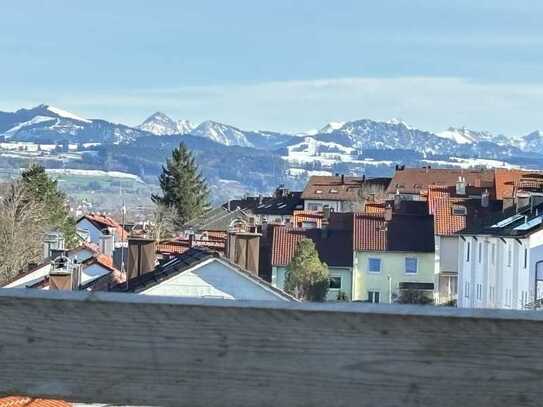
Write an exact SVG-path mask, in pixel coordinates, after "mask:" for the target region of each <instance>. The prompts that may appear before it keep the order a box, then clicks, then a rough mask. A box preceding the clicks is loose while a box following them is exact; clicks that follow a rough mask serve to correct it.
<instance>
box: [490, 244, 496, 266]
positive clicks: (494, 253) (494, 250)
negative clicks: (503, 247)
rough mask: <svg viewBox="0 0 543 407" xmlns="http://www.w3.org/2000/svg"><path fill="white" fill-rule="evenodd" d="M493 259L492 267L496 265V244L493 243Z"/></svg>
mask: <svg viewBox="0 0 543 407" xmlns="http://www.w3.org/2000/svg"><path fill="white" fill-rule="evenodd" d="M491 259H492V265H494V264H496V243H492V246H491Z"/></svg>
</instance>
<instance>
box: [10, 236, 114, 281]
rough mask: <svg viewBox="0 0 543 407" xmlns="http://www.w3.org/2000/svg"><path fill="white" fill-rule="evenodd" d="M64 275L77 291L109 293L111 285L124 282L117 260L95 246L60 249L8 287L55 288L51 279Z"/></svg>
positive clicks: (16, 278)
mask: <svg viewBox="0 0 543 407" xmlns="http://www.w3.org/2000/svg"><path fill="white" fill-rule="evenodd" d="M55 274H64V275H66V276H69V277H70V279H71V282H72V283H71V287H72V288H71V289H74V290H82V289H86V290H102V291H103V290H107V287H108V285H109V284H111V283H114V284H116V283H118V282H120V281H123V279H124V277H123V275H122V274H121V273H120V272H119V271H118V270H117V269H116V268H115V267H114V266H113V259H112V258H111V257H109V256H106V255H104V254H102V253H101V252H100V251H99V249H98V248H97V247H95V246H93V245H89V244H84V245H82V246H80V247H77V248H75V249H72V250H68V251H64V250H58V251H56V252H54V253H53V255H52V256H51V257H50V258H48V259H46V260H45V261H44V262H43V263H41V264H39V265H36V266H35V267H32V268H30V269H29V270H28V271H26V272H24V273H21V274H19V275H17V276H16V277H15V278H14V279H12V280H10V281H9V282H7V283H6V284H5V285H4V286H3V287H4V288H41V289H50V288H51V276H52V275H55Z"/></svg>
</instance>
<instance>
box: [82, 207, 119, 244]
mask: <svg viewBox="0 0 543 407" xmlns="http://www.w3.org/2000/svg"><path fill="white" fill-rule="evenodd" d="M76 227H77V229H78V230H79V231H81V232H84V234H86V235H87V237H88V242H90V243H94V244H96V245H98V246H102V245H103V244H104V239H107V238H108V237H109V236H111V237H112V239H113V242H112V244H114V245H118V244H120V243H121V242H122V241H125V240H126V239H127V237H128V233H127V232H126V230H124V228H123V227H122V225H121V224H120V223H119V222H117V221H116V220H114V219H113V218H111V217H110V216H107V215H103V214H98V213H88V214H86V215H83V216H81V217H80V218H79V219H78V220H77V223H76Z"/></svg>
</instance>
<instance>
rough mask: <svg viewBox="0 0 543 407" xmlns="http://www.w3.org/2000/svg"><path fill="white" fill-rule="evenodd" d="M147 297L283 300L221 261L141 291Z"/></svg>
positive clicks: (194, 268) (203, 264) (203, 265)
mask: <svg viewBox="0 0 543 407" xmlns="http://www.w3.org/2000/svg"><path fill="white" fill-rule="evenodd" d="M142 294H145V295H166V296H174V297H196V298H224V299H230V300H255V301H284V300H285V299H284V297H281V296H279V294H277V293H275V292H274V291H272V290H271V289H269V288H266V287H265V286H263V285H260V284H259V283H257V282H256V281H255V280H253V279H251V278H250V277H248V276H246V275H244V274H242V273H240V272H237V271H236V270H235V269H234V268H233V267H231V266H230V265H227V264H225V263H223V262H221V261H219V260H218V259H212V260H210V261H208V262H205V263H201V264H199V265H197V266H195V267H193V268H192V269H189V270H186V271H184V272H182V273H180V274H178V275H176V276H174V277H172V278H169V279H168V280H166V281H164V282H162V283H160V284H158V285H156V286H154V287H151V288H149V289H148V290H146V291H144V292H142Z"/></svg>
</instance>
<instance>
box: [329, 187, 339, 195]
mask: <svg viewBox="0 0 543 407" xmlns="http://www.w3.org/2000/svg"><path fill="white" fill-rule="evenodd" d="M330 193H331V194H337V193H338V190H337V189H334V188H332V189H330Z"/></svg>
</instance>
